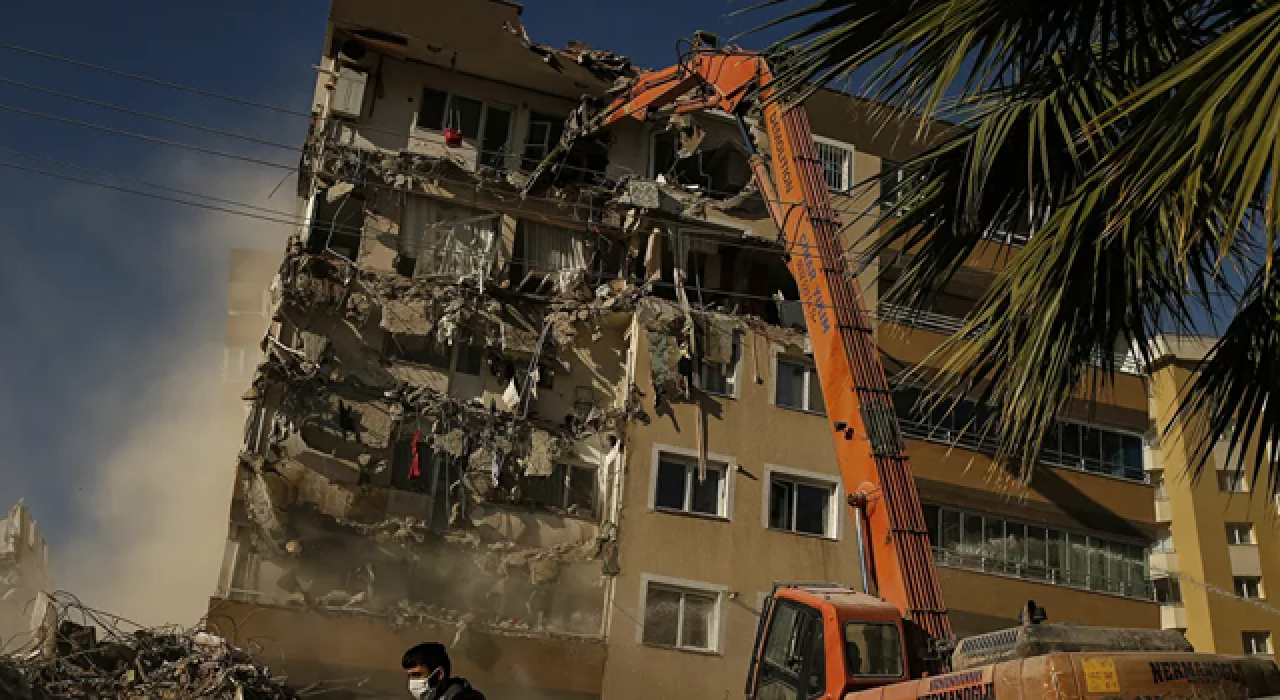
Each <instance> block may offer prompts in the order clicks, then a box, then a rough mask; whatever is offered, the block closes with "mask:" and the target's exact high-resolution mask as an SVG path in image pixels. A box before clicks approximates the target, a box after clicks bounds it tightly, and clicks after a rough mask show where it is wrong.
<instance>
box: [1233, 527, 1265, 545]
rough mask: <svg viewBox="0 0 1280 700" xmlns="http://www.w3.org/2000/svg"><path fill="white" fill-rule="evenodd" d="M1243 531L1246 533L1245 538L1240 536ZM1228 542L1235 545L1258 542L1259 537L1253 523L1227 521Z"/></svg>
mask: <svg viewBox="0 0 1280 700" xmlns="http://www.w3.org/2000/svg"><path fill="white" fill-rule="evenodd" d="M1242 532H1243V533H1244V534H1245V538H1244V539H1243V540H1241V539H1240V537H1239V535H1240V533H1242ZM1227 544H1229V545H1232V546H1235V547H1239V546H1247V545H1256V544H1258V537H1257V534H1256V533H1255V532H1254V530H1253V523H1227Z"/></svg>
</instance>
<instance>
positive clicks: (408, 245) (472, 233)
mask: <svg viewBox="0 0 1280 700" xmlns="http://www.w3.org/2000/svg"><path fill="white" fill-rule="evenodd" d="M501 221H502V215H501V214H498V213H497V212H486V211H482V210H480V209H472V208H471V207H464V206H460V205H456V204H449V203H446V202H441V201H439V200H437V199H432V198H431V197H410V198H409V199H408V201H407V202H406V204H405V208H404V219H403V221H402V222H401V229H400V256H401V265H402V268H401V269H409V268H410V267H412V269H413V275H414V276H415V277H420V276H428V275H452V276H458V277H467V276H474V275H480V276H485V277H487V276H488V275H489V272H490V270H491V269H492V266H493V261H494V258H495V256H496V251H497V245H496V239H497V235H498V228H499V226H500V225H501Z"/></svg>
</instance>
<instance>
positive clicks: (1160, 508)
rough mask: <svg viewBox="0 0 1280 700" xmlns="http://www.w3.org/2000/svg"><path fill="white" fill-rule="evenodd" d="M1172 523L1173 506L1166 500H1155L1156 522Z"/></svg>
mask: <svg viewBox="0 0 1280 700" xmlns="http://www.w3.org/2000/svg"><path fill="white" fill-rule="evenodd" d="M1172 521H1173V505H1172V504H1171V503H1170V502H1169V501H1168V500H1167V499H1156V522H1158V523H1168V522H1172Z"/></svg>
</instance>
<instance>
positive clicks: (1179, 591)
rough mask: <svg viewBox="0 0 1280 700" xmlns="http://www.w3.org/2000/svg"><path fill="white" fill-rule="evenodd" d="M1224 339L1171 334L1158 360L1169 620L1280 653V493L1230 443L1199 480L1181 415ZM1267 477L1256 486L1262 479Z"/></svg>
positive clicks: (1155, 387)
mask: <svg viewBox="0 0 1280 700" xmlns="http://www.w3.org/2000/svg"><path fill="white" fill-rule="evenodd" d="M1216 340H1217V339H1216V338H1213V337H1200V336H1172V335H1171V336H1165V337H1164V338H1162V339H1161V342H1160V343H1159V345H1158V348H1157V350H1158V352H1157V354H1156V357H1155V358H1154V361H1153V364H1152V367H1151V386H1152V392H1151V413H1152V416H1153V419H1154V420H1155V421H1156V423H1157V425H1159V426H1160V427H1161V428H1162V429H1163V428H1164V427H1165V426H1170V422H1171V421H1173V423H1172V425H1171V426H1170V431H1169V432H1167V433H1166V434H1164V435H1163V436H1162V439H1161V440H1160V442H1159V443H1158V444H1157V445H1156V449H1155V450H1154V451H1153V455H1152V457H1153V459H1152V460H1151V468H1152V481H1153V483H1155V485H1156V516H1157V519H1158V520H1159V522H1160V524H1161V527H1162V528H1163V530H1162V532H1161V538H1160V539H1159V540H1158V541H1157V543H1156V545H1155V546H1154V547H1153V548H1152V552H1151V571H1152V576H1153V577H1154V578H1155V580H1156V584H1157V590H1158V593H1159V599H1160V602H1161V624H1162V626H1164V627H1166V628H1175V629H1180V630H1182V631H1183V633H1184V634H1185V635H1186V637H1187V639H1188V640H1189V641H1190V642H1191V643H1192V644H1193V645H1194V646H1195V648H1196V650H1197V651H1204V652H1216V653H1219V654H1241V653H1244V654H1263V655H1268V656H1273V655H1274V654H1275V644H1277V643H1278V642H1280V607H1276V606H1274V603H1273V599H1274V595H1270V593H1271V590H1272V587H1274V586H1280V523H1278V522H1277V501H1276V500H1275V499H1272V498H1267V497H1265V496H1264V495H1263V494H1261V493H1251V489H1252V488H1253V487H1254V479H1253V476H1254V475H1253V472H1252V460H1250V461H1249V467H1248V468H1247V469H1246V471H1244V472H1240V471H1237V470H1236V468H1235V466H1236V465H1235V463H1234V460H1228V458H1227V448H1226V445H1225V444H1223V445H1221V447H1220V448H1219V449H1218V450H1216V451H1215V453H1214V455H1213V458H1212V459H1211V462H1212V463H1211V464H1210V465H1208V470H1207V472H1206V473H1204V474H1203V475H1202V477H1201V478H1200V479H1198V480H1197V479H1193V478H1191V476H1190V474H1189V473H1188V466H1189V465H1190V464H1191V463H1192V457H1191V454H1190V447H1189V445H1190V443H1191V442H1192V440H1184V439H1183V436H1184V435H1185V436H1190V437H1192V438H1193V437H1194V435H1195V433H1196V426H1195V424H1194V423H1193V422H1189V421H1187V420H1186V419H1184V418H1182V417H1177V416H1176V415H1175V413H1176V411H1175V409H1176V405H1177V403H1176V402H1177V398H1178V394H1179V390H1180V389H1181V388H1182V387H1183V386H1184V385H1185V384H1186V383H1187V382H1188V381H1190V380H1192V379H1194V377H1195V368H1196V365H1197V364H1198V363H1199V362H1200V360H1201V359H1203V358H1204V357H1205V355H1207V354H1208V352H1209V351H1210V349H1212V347H1213V344H1214V342H1215V341H1216ZM1264 483H1265V479H1264V480H1263V481H1261V482H1259V483H1258V484H1257V486H1258V487H1259V488H1261V487H1262V486H1263V484H1264Z"/></svg>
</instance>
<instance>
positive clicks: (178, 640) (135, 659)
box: [0, 601, 299, 700]
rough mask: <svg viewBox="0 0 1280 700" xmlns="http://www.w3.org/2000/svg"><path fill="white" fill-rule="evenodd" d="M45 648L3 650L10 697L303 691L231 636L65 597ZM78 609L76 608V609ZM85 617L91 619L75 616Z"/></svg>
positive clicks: (248, 696)
mask: <svg viewBox="0 0 1280 700" xmlns="http://www.w3.org/2000/svg"><path fill="white" fill-rule="evenodd" d="M55 608H56V610H57V611H56V612H53V614H52V615H51V616H50V618H48V619H47V620H46V622H47V625H46V634H45V639H44V640H43V641H42V642H41V643H40V644H39V646H40V648H38V649H36V650H34V651H31V650H28V651H26V652H24V653H17V654H10V655H7V656H0V698H5V700H53V699H54V698H59V699H62V698H67V699H71V700H80V699H84V700H90V699H92V700H115V699H120V700H123V699H125V698H128V699H129V700H136V699H146V700H180V699H182V700H185V699H187V698H210V699H211V700H292V699H294V698H297V697H299V695H298V694H297V693H295V692H294V691H292V690H289V689H287V688H286V687H285V686H284V685H283V684H282V683H281V682H280V681H278V680H277V679H275V678H273V677H272V676H271V675H270V672H269V671H268V670H267V669H266V668H264V667H261V666H258V665H256V664H254V662H253V660H252V659H251V658H250V656H249V654H248V653H246V652H244V651H243V650H240V649H237V648H235V647H233V646H231V645H230V644H229V643H228V642H227V641H226V640H225V639H222V638H221V637H217V636H214V635H212V634H208V633H206V632H201V631H195V630H183V629H179V628H159V629H141V628H135V629H132V630H127V629H126V628H128V627H133V626H132V625H129V624H128V623H125V622H124V621H123V620H120V619H119V618H115V617H112V616H110V615H106V614H104V613H101V612H97V611H91V610H88V609H87V608H84V607H83V606H81V605H79V604H78V603H75V602H66V601H61V602H60V604H59V605H57V606H52V607H51V610H54V609H55ZM77 613H78V615H77ZM72 617H81V618H82V619H83V620H84V623H85V624H80V623H78V622H75V621H74V620H72V619H70V618H72Z"/></svg>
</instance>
